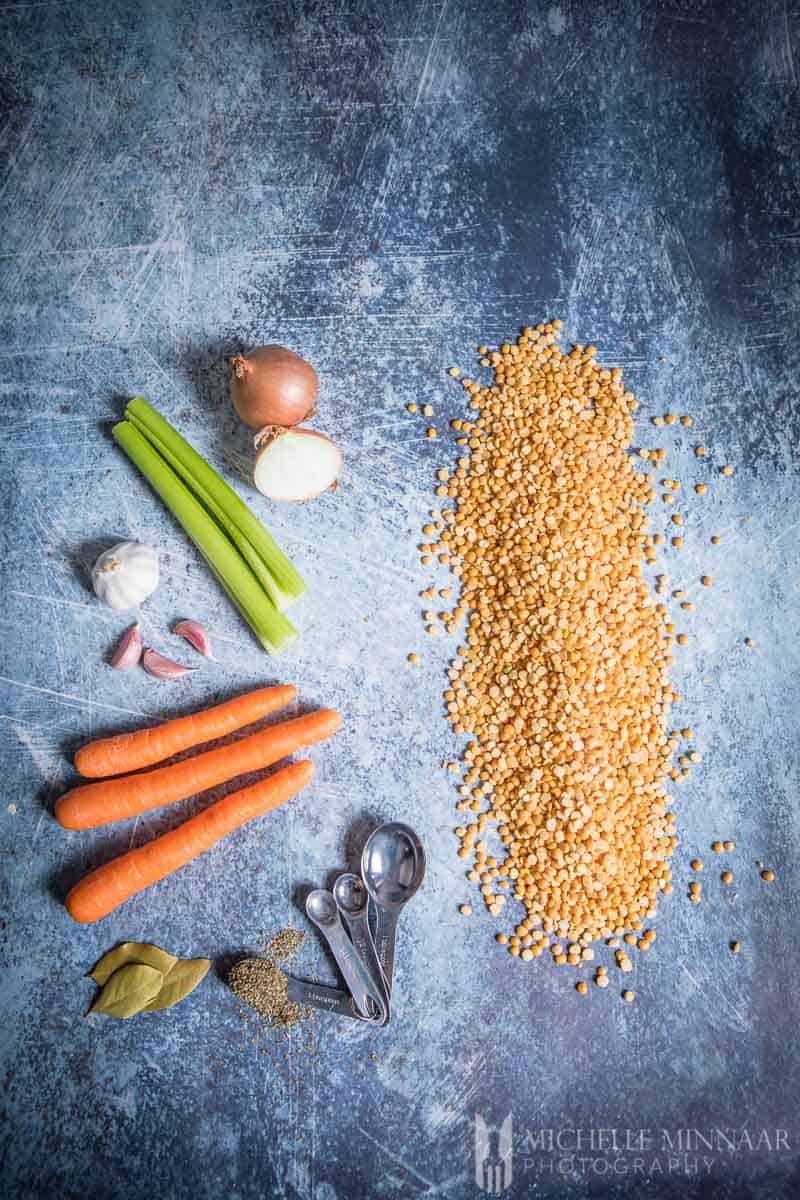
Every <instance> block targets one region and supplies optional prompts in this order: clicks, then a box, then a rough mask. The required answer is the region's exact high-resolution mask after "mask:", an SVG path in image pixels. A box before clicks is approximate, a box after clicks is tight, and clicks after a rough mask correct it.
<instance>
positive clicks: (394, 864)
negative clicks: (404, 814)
mask: <svg viewBox="0 0 800 1200" xmlns="http://www.w3.org/2000/svg"><path fill="white" fill-rule="evenodd" d="M361 877H362V879H363V880H364V886H365V887H366V889H367V891H368V892H369V894H370V897H371V899H372V900H373V901H374V903H375V914H376V920H375V949H376V950H377V952H378V961H379V962H380V964H381V967H382V968H383V974H384V978H385V980H386V988H387V991H388V993H389V995H390V996H391V994H392V979H393V977H394V948H395V939H396V936H397V920H398V917H399V916H400V910H401V908H402V907H403V905H404V904H407V903H408V901H409V900H410V899H411V897H412V896H413V895H414V893H415V892H416V891H417V889H418V888H419V886H420V884H421V883H422V881H423V879H424V878H425V851H424V850H423V848H422V842H421V841H420V840H419V838H418V837H417V835H416V833H415V832H414V830H413V829H412V828H411V826H410V825H404V824H403V823H402V822H401V821H388V822H387V823H386V824H385V825H379V826H378V828H377V829H373V831H372V833H371V834H370V835H369V837H368V838H367V842H366V845H365V846H364V850H363V852H362V855H361Z"/></svg>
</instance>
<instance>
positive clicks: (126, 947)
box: [89, 942, 178, 987]
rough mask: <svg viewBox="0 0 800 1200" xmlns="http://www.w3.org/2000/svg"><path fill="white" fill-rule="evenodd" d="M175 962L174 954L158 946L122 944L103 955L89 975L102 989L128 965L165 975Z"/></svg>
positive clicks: (142, 943) (136, 943)
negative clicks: (149, 968)
mask: <svg viewBox="0 0 800 1200" xmlns="http://www.w3.org/2000/svg"><path fill="white" fill-rule="evenodd" d="M177 961H178V959H177V958H176V956H175V955H174V954H168V953H167V951H166V950H162V949H161V948H160V947H159V946H150V945H148V943H147V942H123V943H122V944H121V945H120V946H115V947H114V949H113V950H109V952H108V954H104V955H103V957H102V958H101V959H100V961H99V963H97V964H96V965H95V967H94V968H93V969H92V970H91V971H90V972H89V973H90V975H91V977H92V979H93V980H94V981H95V983H96V984H97V986H98V987H103V985H104V984H105V983H107V982H108V980H109V979H110V978H111V976H112V975H113V974H114V972H115V971H117V970H119V968H120V967H124V966H125V965H126V964H128V963H142V964H143V965H144V966H146V967H153V968H154V969H155V970H156V971H160V972H161V974H162V975H167V974H168V973H169V971H170V970H171V969H172V967H174V966H175V963H176V962H177Z"/></svg>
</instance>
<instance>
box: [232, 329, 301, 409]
mask: <svg viewBox="0 0 800 1200" xmlns="http://www.w3.org/2000/svg"><path fill="white" fill-rule="evenodd" d="M230 368H231V399H232V400H233V407H234V408H235V409H236V411H237V413H238V414H239V416H240V417H241V419H242V420H243V421H244V423H245V425H249V426H250V428H251V429H263V428H264V426H265V425H281V426H283V427H286V426H291V425H299V424H300V422H301V421H304V420H305V419H306V418H307V417H311V416H313V414H314V412H315V409H316V402H317V386H318V380H317V372H316V371H315V370H314V368H313V367H312V366H311V363H309V362H306V360H305V359H304V358H301V357H300V355H299V354H295V352H294V351H293V350H287V348H286V347H285V346H259V347H258V348H257V349H256V350H251V352H250V353H249V354H247V355H242V354H237V355H235V357H233V358H231V359H230Z"/></svg>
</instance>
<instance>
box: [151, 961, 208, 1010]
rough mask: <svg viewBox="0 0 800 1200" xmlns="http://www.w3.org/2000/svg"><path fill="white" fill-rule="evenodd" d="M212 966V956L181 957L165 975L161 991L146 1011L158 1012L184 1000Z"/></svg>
mask: <svg viewBox="0 0 800 1200" xmlns="http://www.w3.org/2000/svg"><path fill="white" fill-rule="evenodd" d="M210 966H211V959H210V958H180V959H178V961H177V962H176V963H175V965H174V966H173V967H172V968H171V969H170V971H169V972H168V973H167V974H166V975H165V976H164V982H163V983H162V985H161V991H160V992H159V993H158V995H157V996H154V997H153V999H152V1000H151V1001H150V1003H149V1004H147V1005H145V1008H144V1011H145V1012H158V1011H159V1010H160V1009H162V1008H172V1006H173V1004H177V1003H178V1001H179V1000H183V998H184V997H185V996H188V995H189V993H190V992H193V991H194V989H195V988H196V987H197V985H198V983H201V982H202V980H204V979H205V977H206V975H207V974H208V969H209V967H210Z"/></svg>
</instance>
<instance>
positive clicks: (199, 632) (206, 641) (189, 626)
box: [172, 621, 214, 658]
mask: <svg viewBox="0 0 800 1200" xmlns="http://www.w3.org/2000/svg"><path fill="white" fill-rule="evenodd" d="M172 632H173V633H177V635H178V637H182V638H186V640H187V642H188V643H189V645H190V646H194V648H195V650H197V651H199V653H200V654H204V655H205V657H206V658H213V657H214V655H213V654H212V652H211V638H210V637H209V636H208V634H207V633H206V631H205V629H204V628H203V626H202V625H201V624H200V622H199V621H178V624H177V625H176V626H175V627H174V629H173V630H172Z"/></svg>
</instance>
